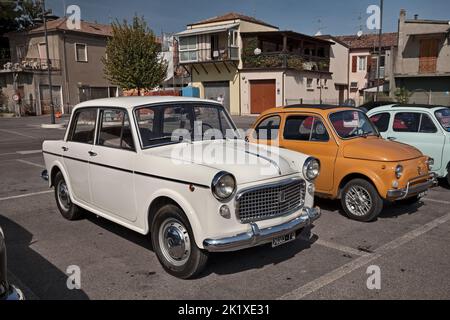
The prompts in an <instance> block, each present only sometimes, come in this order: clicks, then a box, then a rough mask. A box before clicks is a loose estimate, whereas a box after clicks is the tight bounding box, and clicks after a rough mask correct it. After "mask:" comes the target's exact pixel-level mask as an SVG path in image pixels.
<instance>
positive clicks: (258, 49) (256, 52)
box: [254, 48, 262, 56]
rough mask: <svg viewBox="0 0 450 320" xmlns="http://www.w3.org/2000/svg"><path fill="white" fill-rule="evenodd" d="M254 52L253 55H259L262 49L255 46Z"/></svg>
mask: <svg viewBox="0 0 450 320" xmlns="http://www.w3.org/2000/svg"><path fill="white" fill-rule="evenodd" d="M254 53H255V56H259V55H260V54H261V53H262V51H261V49H260V48H256V49H255V52H254Z"/></svg>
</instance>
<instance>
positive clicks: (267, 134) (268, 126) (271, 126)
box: [254, 116, 281, 141]
mask: <svg viewBox="0 0 450 320" xmlns="http://www.w3.org/2000/svg"><path fill="white" fill-rule="evenodd" d="M280 123H281V118H280V117H279V116H273V117H269V118H267V119H265V120H263V121H262V122H261V123H260V124H259V125H258V126H257V127H256V130H255V135H256V136H255V135H254V138H255V139H258V140H272V141H273V140H277V139H278V136H279V132H280Z"/></svg>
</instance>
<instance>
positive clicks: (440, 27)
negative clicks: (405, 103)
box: [394, 10, 450, 105]
mask: <svg viewBox="0 0 450 320" xmlns="http://www.w3.org/2000/svg"><path fill="white" fill-rule="evenodd" d="M396 58H397V59H396V67H395V75H394V76H395V86H396V87H397V88H406V89H408V91H409V92H410V93H411V97H410V101H409V102H410V103H430V104H443V105H450V22H449V21H448V20H445V21H438V20H424V19H419V17H418V16H417V15H416V16H415V17H414V18H413V19H408V18H407V16H406V11H405V10H402V11H401V13H400V19H399V43H398V52H397V57H396Z"/></svg>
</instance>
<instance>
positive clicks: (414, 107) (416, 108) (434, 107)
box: [369, 103, 450, 113]
mask: <svg viewBox="0 0 450 320" xmlns="http://www.w3.org/2000/svg"><path fill="white" fill-rule="evenodd" d="M446 108H450V107H447V106H440V105H429V104H398V103H397V104H390V105H386V106H381V107H377V108H374V109H372V110H370V111H369V113H373V112H377V111H390V110H401V109H410V110H414V111H423V110H430V111H436V110H440V109H446Z"/></svg>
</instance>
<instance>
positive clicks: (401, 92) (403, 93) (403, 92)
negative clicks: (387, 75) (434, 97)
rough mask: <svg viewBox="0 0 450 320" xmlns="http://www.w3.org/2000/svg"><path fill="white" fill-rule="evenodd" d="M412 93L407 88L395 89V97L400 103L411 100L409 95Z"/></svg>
mask: <svg viewBox="0 0 450 320" xmlns="http://www.w3.org/2000/svg"><path fill="white" fill-rule="evenodd" d="M410 96H411V93H410V92H409V91H408V89H406V88H398V89H397V90H396V91H395V97H396V98H397V102H398V103H402V104H407V103H408V102H409V97H410Z"/></svg>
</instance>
